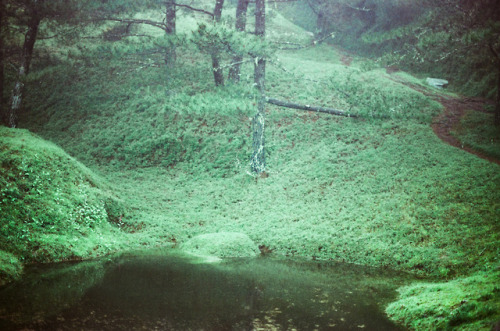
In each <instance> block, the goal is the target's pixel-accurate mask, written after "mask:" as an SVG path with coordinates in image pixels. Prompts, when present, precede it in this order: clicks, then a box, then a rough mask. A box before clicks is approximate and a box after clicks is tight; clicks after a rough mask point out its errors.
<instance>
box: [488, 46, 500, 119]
mask: <svg viewBox="0 0 500 331" xmlns="http://www.w3.org/2000/svg"><path fill="white" fill-rule="evenodd" d="M488 47H489V48H490V51H491V53H492V54H493V56H494V57H495V62H496V64H497V101H496V105H495V116H494V119H493V124H494V125H495V126H499V127H500V54H499V53H498V51H497V50H496V49H495V47H494V46H493V44H491V43H490V44H488Z"/></svg>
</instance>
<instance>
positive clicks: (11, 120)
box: [7, 0, 41, 128]
mask: <svg viewBox="0 0 500 331" xmlns="http://www.w3.org/2000/svg"><path fill="white" fill-rule="evenodd" d="M31 6H32V7H31V8H30V18H29V22H28V31H26V34H25V36H24V44H23V50H22V54H21V65H20V66H19V71H18V75H17V81H16V83H15V84H14V89H13V90H12V98H11V104H10V108H9V112H8V114H7V124H8V125H9V126H10V127H11V128H15V127H16V126H17V117H18V113H19V110H20V109H21V105H22V100H23V92H24V81H25V79H26V75H27V74H28V73H29V69H30V64H31V59H32V57H33V49H34V47H35V42H36V36H37V33H38V27H39V25H40V20H41V17H40V15H39V13H38V1H37V0H34V1H33V2H32V4H31Z"/></svg>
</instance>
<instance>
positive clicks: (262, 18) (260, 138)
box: [251, 0, 266, 174]
mask: <svg viewBox="0 0 500 331" xmlns="http://www.w3.org/2000/svg"><path fill="white" fill-rule="evenodd" d="M265 33H266V2H265V0H256V1H255V35H257V36H258V37H260V38H262V39H264V37H265ZM254 79H255V85H256V86H257V90H258V93H259V96H258V98H259V100H258V102H257V114H256V115H255V116H254V117H253V120H252V131H253V139H252V142H253V143H252V145H253V154H252V159H251V168H252V171H253V172H254V173H256V174H261V173H263V172H265V171H266V151H265V135H264V133H265V122H266V95H265V81H266V60H265V58H263V57H257V58H256V59H255V67H254Z"/></svg>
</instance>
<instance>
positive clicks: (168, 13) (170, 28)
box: [165, 1, 177, 67]
mask: <svg viewBox="0 0 500 331" xmlns="http://www.w3.org/2000/svg"><path fill="white" fill-rule="evenodd" d="M165 7H166V8H165V21H166V25H165V32H166V34H167V36H169V37H172V36H175V29H176V28H175V21H176V13H175V2H174V1H167V2H166V3H165ZM169 46H170V47H169V48H168V49H167V50H166V52H165V63H166V64H167V66H169V67H173V66H174V65H175V61H176V59H177V54H176V45H175V42H171V43H170V45H169Z"/></svg>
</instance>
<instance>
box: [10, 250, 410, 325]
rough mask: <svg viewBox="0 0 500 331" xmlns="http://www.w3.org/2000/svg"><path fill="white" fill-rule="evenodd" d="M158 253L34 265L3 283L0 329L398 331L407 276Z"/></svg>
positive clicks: (314, 264) (331, 266)
mask: <svg viewBox="0 0 500 331" xmlns="http://www.w3.org/2000/svg"><path fill="white" fill-rule="evenodd" d="M193 262H194V261H193V260H192V259H189V258H186V257H182V256H178V255H172V254H167V253H165V252H163V253H159V252H154V253H151V254H147V255H142V256H121V257H116V258H114V259H107V260H102V261H93V262H85V263H80V264H72V265H68V264H59V265H55V266H50V267H44V268H42V269H40V268H33V269H32V270H31V271H30V272H29V274H27V276H26V277H25V279H24V280H23V281H22V282H19V283H17V284H13V285H9V286H6V287H4V288H1V289H0V329H1V330H22V329H29V330H314V329H317V330H330V329H331V330H362V329H365V330H397V329H398V328H397V327H396V326H395V325H393V324H392V323H391V322H390V321H388V320H387V318H386V317H385V316H384V314H383V305H384V304H386V303H387V302H388V301H389V300H391V299H393V298H394V296H395V288H396V286H398V285H400V284H402V283H403V282H404V279H403V278H402V277H399V276H396V275H394V274H388V273H385V272H381V271H380V270H377V269H367V268H362V267H358V266H352V265H345V264H332V263H320V262H313V261H296V260H293V261H292V260H277V259H271V258H255V259H232V260H224V261H223V262H221V263H217V264H203V263H193Z"/></svg>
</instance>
